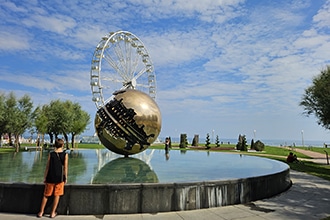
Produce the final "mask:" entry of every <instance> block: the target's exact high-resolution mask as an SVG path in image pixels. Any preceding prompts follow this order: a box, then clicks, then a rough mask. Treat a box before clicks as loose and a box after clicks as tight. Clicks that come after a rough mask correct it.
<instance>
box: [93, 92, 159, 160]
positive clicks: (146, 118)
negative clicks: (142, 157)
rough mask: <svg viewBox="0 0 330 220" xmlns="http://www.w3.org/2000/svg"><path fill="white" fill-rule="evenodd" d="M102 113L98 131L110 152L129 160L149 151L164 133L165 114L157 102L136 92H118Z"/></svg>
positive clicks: (97, 116)
mask: <svg viewBox="0 0 330 220" xmlns="http://www.w3.org/2000/svg"><path fill="white" fill-rule="evenodd" d="M113 95H114V97H113V98H112V99H111V100H110V101H109V102H108V103H106V104H105V105H104V106H103V107H101V108H100V109H98V111H97V112H96V116H95V122H94V124H95V130H96V133H97V135H98V137H99V139H100V141H101V143H102V144H103V145H104V146H105V147H106V148H108V149H109V150H111V151H113V152H115V153H117V154H122V155H125V156H128V155H132V154H136V153H140V152H142V151H144V150H146V149H147V148H148V147H149V146H150V145H151V144H152V143H153V142H154V141H155V140H156V139H157V137H158V135H159V133H160V130H161V123H162V119H161V113H160V110H159V107H158V105H157V103H156V102H155V100H154V99H152V98H151V97H150V96H149V95H147V94H146V93H144V92H141V91H139V90H135V89H126V90H121V91H117V92H115V93H114V94H113Z"/></svg>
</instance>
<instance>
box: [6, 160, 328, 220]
mask: <svg viewBox="0 0 330 220" xmlns="http://www.w3.org/2000/svg"><path fill="white" fill-rule="evenodd" d="M320 159H321V158H320ZM319 162H321V161H319ZM290 175H291V180H292V183H293V185H292V187H291V188H290V189H289V190H288V191H286V192H284V193H281V194H280V195H277V196H275V197H272V198H269V199H263V200H259V201H255V202H251V203H249V204H240V205H233V206H224V207H218V208H209V209H199V210H192V211H180V212H166V213H155V214H148V213H147V214H129V215H104V216H93V215H83V216H82V215H79V216H78V215H76V216H72V215H70V216H64V215H59V216H57V217H56V219H58V220H73V219H76V220H78V219H79V220H80V219H82V220H99V219H103V220H110V219H116V220H122V219H128V220H143V219H161V220H182V219H187V220H188V219H189V220H194V219H196V220H203V219H205V220H213V219H220V220H221V219H223V220H262V219H263V220H265V219H268V220H277V219H279V220H280V219H290V220H296V219H297V220H300V219H302V220H305V219H306V220H312V219H317V220H320V219H323V218H326V217H329V218H330V182H329V181H326V180H323V179H321V178H318V177H315V176H312V175H308V174H305V173H301V172H296V171H292V170H291V171H290ZM47 217H48V216H47V215H45V217H43V219H45V218H46V219H47ZM0 219H1V220H2V219H4V220H20V219H36V217H35V215H27V214H8V213H0Z"/></svg>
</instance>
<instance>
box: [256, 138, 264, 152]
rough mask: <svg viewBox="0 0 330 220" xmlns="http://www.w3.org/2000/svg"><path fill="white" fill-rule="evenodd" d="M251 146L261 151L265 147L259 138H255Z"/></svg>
mask: <svg viewBox="0 0 330 220" xmlns="http://www.w3.org/2000/svg"><path fill="white" fill-rule="evenodd" d="M253 146H254V149H255V150H256V151H263V150H264V149H265V144H264V143H262V142H261V141H260V140H257V141H256V142H255V143H254V145H253Z"/></svg>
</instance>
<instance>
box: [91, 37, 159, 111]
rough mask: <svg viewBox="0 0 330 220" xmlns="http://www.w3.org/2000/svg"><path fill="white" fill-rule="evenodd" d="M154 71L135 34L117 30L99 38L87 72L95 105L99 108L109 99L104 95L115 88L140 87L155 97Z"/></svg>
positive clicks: (139, 88) (107, 95)
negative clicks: (89, 69)
mask: <svg viewBox="0 0 330 220" xmlns="http://www.w3.org/2000/svg"><path fill="white" fill-rule="evenodd" d="M102 61H103V62H102ZM101 70H102V72H101ZM153 71H154V68H153V64H152V62H151V60H150V57H149V53H148V51H147V49H146V48H145V46H144V45H143V43H142V42H141V41H140V39H139V38H138V37H136V36H135V35H134V34H132V33H130V32H127V31H117V32H110V33H109V34H108V35H106V36H104V37H102V39H101V41H100V42H99V44H98V45H97V47H96V49H95V51H94V55H93V58H92V64H91V71H90V77H91V82H90V85H91V90H92V94H93V101H94V102H95V105H96V107H97V108H100V107H102V106H103V105H104V104H106V103H107V102H108V101H109V99H107V100H105V97H103V96H104V95H105V96H106V98H108V97H111V96H112V94H113V92H114V91H117V90H121V89H127V88H131V89H137V90H141V89H142V91H144V92H146V93H149V95H150V96H151V97H152V98H155V96H156V77H155V75H154V72H153ZM109 92H110V94H109Z"/></svg>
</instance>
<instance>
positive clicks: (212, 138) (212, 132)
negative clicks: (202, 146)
mask: <svg viewBox="0 0 330 220" xmlns="http://www.w3.org/2000/svg"><path fill="white" fill-rule="evenodd" d="M212 143H214V129H213V130H212Z"/></svg>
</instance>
